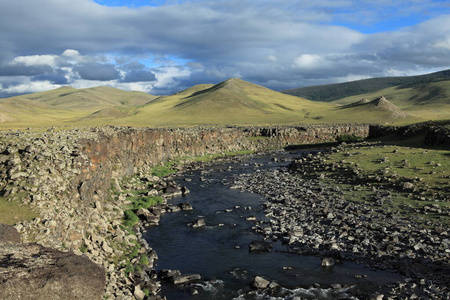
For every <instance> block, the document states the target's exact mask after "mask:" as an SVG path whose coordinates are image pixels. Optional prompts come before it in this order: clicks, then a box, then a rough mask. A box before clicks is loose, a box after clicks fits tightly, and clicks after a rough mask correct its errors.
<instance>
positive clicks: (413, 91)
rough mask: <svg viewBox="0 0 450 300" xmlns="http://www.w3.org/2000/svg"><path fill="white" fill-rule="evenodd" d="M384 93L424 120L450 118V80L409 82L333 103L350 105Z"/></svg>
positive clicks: (401, 107) (402, 107) (392, 100)
mask: <svg viewBox="0 0 450 300" xmlns="http://www.w3.org/2000/svg"><path fill="white" fill-rule="evenodd" d="M381 95H383V96H384V97H386V98H387V99H389V101H391V102H392V103H393V104H395V105H396V106H398V107H399V108H400V109H402V110H403V111H404V112H406V113H408V114H409V115H411V116H413V117H416V118H421V119H423V120H443V119H450V80H441V81H435V82H430V83H420V84H414V85H413V84H408V85H402V86H396V87H390V88H386V89H382V90H377V91H374V92H370V93H365V94H359V95H355V96H350V97H345V98H342V99H339V100H336V101H333V102H332V103H334V104H336V105H348V104H350V103H354V102H357V101H359V100H361V99H374V98H377V97H380V96H381Z"/></svg>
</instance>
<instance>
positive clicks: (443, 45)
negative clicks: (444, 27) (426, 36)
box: [434, 36, 450, 50]
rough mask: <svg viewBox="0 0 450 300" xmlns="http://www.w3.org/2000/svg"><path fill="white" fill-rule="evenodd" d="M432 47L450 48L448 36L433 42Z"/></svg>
mask: <svg viewBox="0 0 450 300" xmlns="http://www.w3.org/2000/svg"><path fill="white" fill-rule="evenodd" d="M434 47H436V48H441V49H444V50H450V36H448V37H445V38H443V39H441V40H439V41H437V42H436V43H435V44H434Z"/></svg>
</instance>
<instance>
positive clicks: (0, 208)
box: [0, 197, 37, 225]
mask: <svg viewBox="0 0 450 300" xmlns="http://www.w3.org/2000/svg"><path fill="white" fill-rule="evenodd" d="M35 217H37V214H36V213H35V212H34V211H33V210H31V209H30V208H29V207H28V206H26V205H24V204H21V203H19V202H17V201H7V200H6V198H5V197H0V223H3V224H8V225H14V224H16V223H17V222H20V221H29V220H32V219H34V218H35Z"/></svg>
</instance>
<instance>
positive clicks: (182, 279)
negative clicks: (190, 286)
mask: <svg viewBox="0 0 450 300" xmlns="http://www.w3.org/2000/svg"><path fill="white" fill-rule="evenodd" d="M201 279H202V276H200V275H199V274H187V275H178V276H174V277H171V278H170V282H172V283H173V284H183V283H188V282H192V281H197V280H201Z"/></svg>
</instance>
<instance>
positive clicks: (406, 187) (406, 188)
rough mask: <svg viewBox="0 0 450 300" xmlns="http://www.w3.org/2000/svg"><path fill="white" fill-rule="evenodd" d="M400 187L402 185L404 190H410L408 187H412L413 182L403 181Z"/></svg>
mask: <svg viewBox="0 0 450 300" xmlns="http://www.w3.org/2000/svg"><path fill="white" fill-rule="evenodd" d="M402 187H403V189H405V190H410V189H412V188H414V184H413V183H411V182H404V183H403V184H402Z"/></svg>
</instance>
